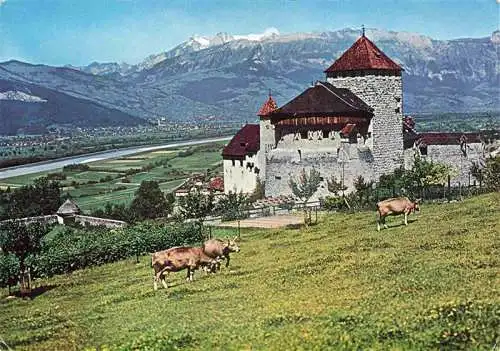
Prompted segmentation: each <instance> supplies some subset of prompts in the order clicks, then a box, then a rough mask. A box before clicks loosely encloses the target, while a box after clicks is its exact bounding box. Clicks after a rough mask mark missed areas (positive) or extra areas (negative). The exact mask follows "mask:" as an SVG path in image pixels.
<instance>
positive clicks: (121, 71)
mask: <svg viewBox="0 0 500 351" xmlns="http://www.w3.org/2000/svg"><path fill="white" fill-rule="evenodd" d="M366 35H367V36H368V37H369V38H370V39H371V40H372V41H373V42H374V43H375V44H376V45H377V46H378V47H379V48H381V49H382V50H383V51H384V52H385V53H386V54H387V55H388V56H389V57H391V58H392V59H394V60H395V61H396V62H398V63H400V64H401V65H402V66H403V68H404V73H403V85H404V101H403V102H404V105H403V108H404V110H405V112H406V113H415V112H443V111H473V110H483V111H484V110H500V102H499V99H498V96H499V94H500V64H499V62H500V32H495V33H493V34H492V36H491V37H486V38H465V39H456V40H435V39H432V38H429V37H427V36H424V35H420V34H415V33H407V32H394V31H385V30H380V29H366ZM359 36H360V31H359V30H357V29H349V28H347V29H342V30H338V31H333V32H313V33H294V34H283V33H279V32H278V31H277V30H275V29H269V30H266V31H265V32H264V33H261V34H247V35H230V34H227V33H218V34H216V35H214V36H192V37H191V38H189V39H188V40H187V41H185V42H183V43H181V44H179V45H178V46H176V47H174V48H173V49H171V50H168V51H165V52H162V53H158V54H154V55H151V56H149V57H147V58H146V59H145V60H144V61H142V62H141V63H139V64H136V65H129V64H126V63H120V64H119V63H104V64H99V63H92V64H91V65H89V66H87V67H83V68H75V67H59V68H56V67H50V66H45V65H29V64H25V63H21V62H17V61H9V62H5V63H0V79H7V80H14V81H23V82H29V83H31V84H36V85H39V86H43V87H46V88H50V89H55V90H58V91H60V92H64V93H66V94H69V95H72V96H75V97H77V98H83V99H86V100H89V101H92V102H95V103H98V104H101V105H103V106H106V107H108V108H113V109H118V110H121V111H124V112H126V113H128V114H132V115H135V116H139V117H155V116H168V117H169V118H171V119H176V120H185V119H191V118H193V117H196V116H206V115H215V116H218V117H219V118H226V119H233V120H242V121H244V120H248V121H250V120H254V119H255V118H256V116H255V113H256V111H257V109H258V108H259V106H260V105H261V104H262V103H263V101H264V100H265V99H266V97H267V94H268V91H269V89H271V91H272V93H273V96H275V98H276V99H277V100H278V104H279V105H282V104H284V103H286V102H287V101H288V100H289V99H291V98H293V97H294V96H295V95H297V94H298V93H300V92H302V91H303V90H304V89H305V88H306V87H307V86H309V85H310V84H311V82H312V81H315V80H320V79H325V76H324V73H323V71H324V70H325V69H326V68H327V67H328V66H329V65H330V64H332V63H333V62H334V61H335V60H336V59H337V58H338V57H339V56H340V55H341V54H342V53H343V52H344V51H345V50H346V49H347V48H349V47H350V46H351V45H352V44H353V43H354V41H355V40H356V39H357V38H359ZM0 92H2V90H1V89H0Z"/></svg>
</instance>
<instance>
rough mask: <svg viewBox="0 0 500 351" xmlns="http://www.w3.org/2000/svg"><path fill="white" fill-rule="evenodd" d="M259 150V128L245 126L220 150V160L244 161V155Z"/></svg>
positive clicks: (252, 125)
mask: <svg viewBox="0 0 500 351" xmlns="http://www.w3.org/2000/svg"><path fill="white" fill-rule="evenodd" d="M259 149H260V126H259V125H258V124H247V125H245V126H244V127H243V128H241V129H240V130H239V131H238V132H237V133H236V135H235V136H234V137H233V138H232V139H231V141H230V142H229V144H227V146H226V147H225V148H224V149H223V150H222V158H225V159H227V158H229V159H232V158H238V159H244V158H245V156H246V155H251V154H255V153H257V151H259Z"/></svg>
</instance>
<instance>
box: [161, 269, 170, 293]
mask: <svg viewBox="0 0 500 351" xmlns="http://www.w3.org/2000/svg"><path fill="white" fill-rule="evenodd" d="M167 276H168V272H167ZM161 283H162V284H163V287H164V288H165V289H168V283H167V279H166V277H165V275H164V274H162V275H161Z"/></svg>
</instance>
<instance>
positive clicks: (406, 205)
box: [377, 197, 420, 231]
mask: <svg viewBox="0 0 500 351" xmlns="http://www.w3.org/2000/svg"><path fill="white" fill-rule="evenodd" d="M419 201H420V200H418V199H417V200H415V201H414V202H412V201H410V200H408V198H407V197H398V198H392V199H387V200H384V201H380V202H379V203H377V212H378V216H379V218H378V219H377V230H379V231H380V224H383V225H384V228H386V229H387V225H386V224H385V217H387V216H396V215H400V214H404V215H405V221H404V223H405V225H408V215H409V214H410V213H412V212H415V211H417V212H418V211H420V208H419V206H418V203H419Z"/></svg>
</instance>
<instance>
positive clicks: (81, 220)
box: [75, 215, 127, 228]
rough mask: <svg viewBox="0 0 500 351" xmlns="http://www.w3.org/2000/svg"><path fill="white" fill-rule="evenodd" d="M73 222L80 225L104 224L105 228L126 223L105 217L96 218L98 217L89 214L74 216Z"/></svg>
mask: <svg viewBox="0 0 500 351" xmlns="http://www.w3.org/2000/svg"><path fill="white" fill-rule="evenodd" d="M75 223H78V224H80V225H83V226H85V225H89V226H93V227H98V226H104V227H106V228H121V227H125V226H126V225H127V223H126V222H123V221H117V220H114V219H106V218H98V217H90V216H80V215H76V216H75Z"/></svg>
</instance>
